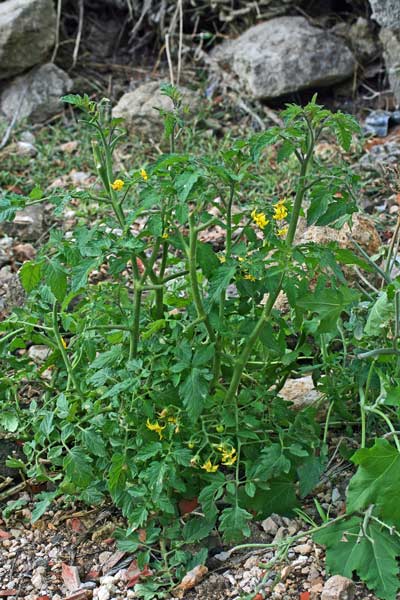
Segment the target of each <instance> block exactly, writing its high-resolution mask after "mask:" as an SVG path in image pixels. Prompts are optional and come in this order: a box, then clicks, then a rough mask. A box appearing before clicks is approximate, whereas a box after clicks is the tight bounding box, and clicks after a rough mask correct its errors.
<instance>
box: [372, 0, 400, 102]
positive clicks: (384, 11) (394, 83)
mask: <svg viewBox="0 0 400 600" xmlns="http://www.w3.org/2000/svg"><path fill="white" fill-rule="evenodd" d="M369 3H370V5H371V8H372V18H373V19H374V20H375V21H376V22H377V23H379V25H380V26H381V27H382V29H381V31H380V34H379V37H380V40H381V42H382V46H383V57H384V59H385V64H386V72H387V76H388V79H389V84H390V87H391V89H392V91H393V94H394V97H395V100H396V103H397V105H400V2H399V0H369Z"/></svg>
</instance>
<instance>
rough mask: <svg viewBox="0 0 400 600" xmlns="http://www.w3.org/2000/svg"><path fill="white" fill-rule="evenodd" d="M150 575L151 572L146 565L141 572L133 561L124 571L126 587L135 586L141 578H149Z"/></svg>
mask: <svg viewBox="0 0 400 600" xmlns="http://www.w3.org/2000/svg"><path fill="white" fill-rule="evenodd" d="M150 575H153V572H152V571H150V569H149V567H148V566H147V565H145V566H144V569H143V570H142V571H141V570H140V569H139V567H138V564H137V561H136V560H133V561H132V562H131V564H130V565H129V567H128V569H127V571H126V575H125V578H126V581H127V584H126V587H127V588H131V587H133V586H134V585H136V584H137V582H138V581H139V579H140V578H141V577H149V576H150Z"/></svg>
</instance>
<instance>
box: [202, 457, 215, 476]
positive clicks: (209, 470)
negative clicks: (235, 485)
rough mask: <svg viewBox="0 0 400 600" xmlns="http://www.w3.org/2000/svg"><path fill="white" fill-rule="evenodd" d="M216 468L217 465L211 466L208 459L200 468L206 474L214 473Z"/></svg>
mask: <svg viewBox="0 0 400 600" xmlns="http://www.w3.org/2000/svg"><path fill="white" fill-rule="evenodd" d="M218 467H219V465H213V464H212V463H211V460H210V459H208V461H207V462H205V463H204V465H201V468H202V469H204V470H205V471H207V473H215V471H217V470H218Z"/></svg>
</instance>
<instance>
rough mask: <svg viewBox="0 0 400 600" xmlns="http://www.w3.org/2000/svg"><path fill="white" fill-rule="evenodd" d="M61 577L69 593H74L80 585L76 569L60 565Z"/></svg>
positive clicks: (63, 564)
mask: <svg viewBox="0 0 400 600" xmlns="http://www.w3.org/2000/svg"><path fill="white" fill-rule="evenodd" d="M61 576H62V578H63V581H64V585H65V587H66V588H67V590H68V591H69V592H75V590H77V589H78V588H79V586H80V585H81V579H80V577H79V571H78V567H74V566H72V565H67V564H66V563H62V571H61Z"/></svg>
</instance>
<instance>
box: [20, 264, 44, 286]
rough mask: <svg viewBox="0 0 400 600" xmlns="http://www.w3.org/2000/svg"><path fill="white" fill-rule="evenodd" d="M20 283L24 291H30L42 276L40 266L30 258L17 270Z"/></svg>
mask: <svg viewBox="0 0 400 600" xmlns="http://www.w3.org/2000/svg"><path fill="white" fill-rule="evenodd" d="M18 275H19V278H20V280H21V283H22V285H23V287H24V290H25V291H26V292H28V294H29V292H31V291H32V290H34V289H35V288H37V286H38V285H39V283H40V280H41V277H42V267H41V265H40V264H39V263H34V262H32V261H31V260H28V261H26V262H24V264H23V265H22V267H21V268H20V270H19V272H18Z"/></svg>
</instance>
